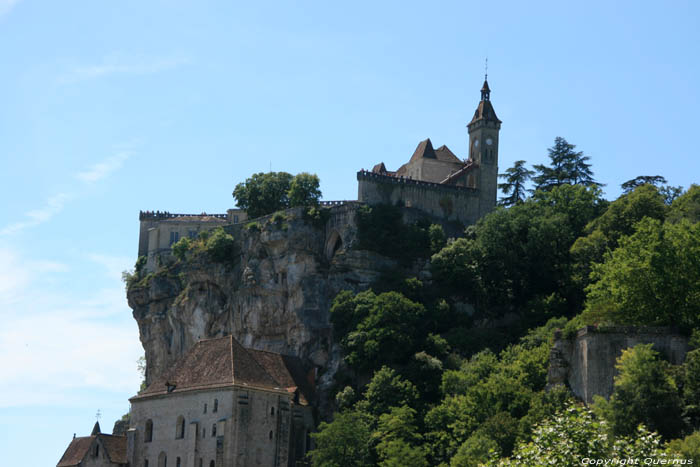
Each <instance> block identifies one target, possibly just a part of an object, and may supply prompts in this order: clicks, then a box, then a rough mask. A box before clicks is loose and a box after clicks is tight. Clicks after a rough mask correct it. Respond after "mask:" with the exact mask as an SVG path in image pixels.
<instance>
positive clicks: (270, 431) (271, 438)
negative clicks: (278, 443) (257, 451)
mask: <svg viewBox="0 0 700 467" xmlns="http://www.w3.org/2000/svg"><path fill="white" fill-rule="evenodd" d="M270 439H272V430H270Z"/></svg>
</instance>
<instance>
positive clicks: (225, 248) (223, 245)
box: [204, 227, 235, 263]
mask: <svg viewBox="0 0 700 467" xmlns="http://www.w3.org/2000/svg"><path fill="white" fill-rule="evenodd" d="M204 247H205V251H206V252H207V254H208V255H209V256H210V257H211V259H212V260H214V261H216V262H219V263H226V262H232V261H233V259H234V254H235V242H234V240H233V236H231V235H230V234H227V233H226V232H224V229H223V227H217V228H216V229H214V230H213V231H212V234H211V236H210V237H209V238H208V239H207V241H206V243H205V244H204Z"/></svg>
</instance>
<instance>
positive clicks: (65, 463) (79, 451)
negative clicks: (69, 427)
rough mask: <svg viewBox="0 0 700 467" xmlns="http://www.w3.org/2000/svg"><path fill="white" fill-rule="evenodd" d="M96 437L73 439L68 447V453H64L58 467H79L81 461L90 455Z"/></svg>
mask: <svg viewBox="0 0 700 467" xmlns="http://www.w3.org/2000/svg"><path fill="white" fill-rule="evenodd" d="M94 439H95V437H94V436H83V437H81V438H73V440H72V441H71V442H70V444H69V445H68V448H67V449H66V452H64V453H63V457H61V460H60V461H58V464H56V467H72V466H74V465H78V464H79V463H80V461H82V460H83V459H84V458H85V455H86V454H87V453H88V450H89V449H90V446H92V442H93V441H94Z"/></svg>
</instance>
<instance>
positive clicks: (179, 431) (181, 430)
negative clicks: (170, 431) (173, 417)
mask: <svg viewBox="0 0 700 467" xmlns="http://www.w3.org/2000/svg"><path fill="white" fill-rule="evenodd" d="M184 437H185V417H183V416H182V415H180V416H179V417H177V423H176V425H175V439H182V438H184Z"/></svg>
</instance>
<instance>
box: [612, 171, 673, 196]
mask: <svg viewBox="0 0 700 467" xmlns="http://www.w3.org/2000/svg"><path fill="white" fill-rule="evenodd" d="M666 183H667V182H666V179H665V178H664V177H662V176H661V175H640V176H638V177H635V178H633V179H631V180H627V181H626V182H624V183H623V184H622V185H620V187H622V193H623V194H627V193H629V192H631V191H634V190H635V189H636V188H637V187H638V186H642V185H653V186H655V187H656V188H660V187H661V186H662V185H664V184H666Z"/></svg>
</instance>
